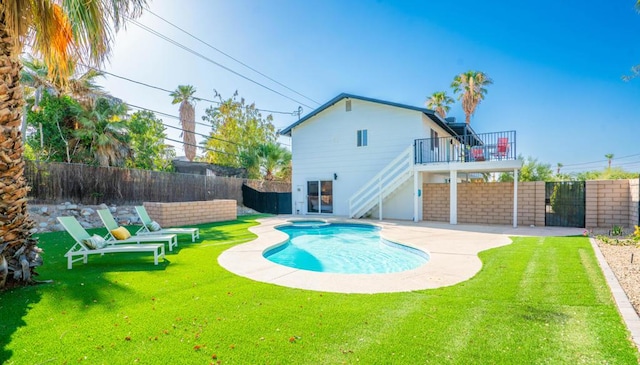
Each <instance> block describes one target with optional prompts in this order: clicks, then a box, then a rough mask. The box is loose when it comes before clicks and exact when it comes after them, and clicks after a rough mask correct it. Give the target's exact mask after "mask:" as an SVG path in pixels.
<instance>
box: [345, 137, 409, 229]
mask: <svg viewBox="0 0 640 365" xmlns="http://www.w3.org/2000/svg"><path fill="white" fill-rule="evenodd" d="M413 162H414V161H413V146H409V147H408V148H407V149H406V150H404V151H403V152H402V153H401V154H400V155H399V156H398V157H396V158H395V159H394V160H393V161H391V162H390V163H389V164H388V165H387V166H385V167H384V168H383V169H382V170H381V171H380V172H379V173H378V174H377V175H376V176H374V177H373V178H372V179H371V180H369V182H367V183H366V184H365V185H364V186H363V187H362V188H361V189H360V190H358V191H357V192H356V193H355V194H353V195H352V196H351V199H349V217H350V218H360V217H362V216H363V215H364V214H366V213H367V212H368V211H369V210H371V209H372V208H373V207H375V206H376V205H380V204H381V203H382V201H383V200H384V199H385V198H386V197H387V196H389V195H390V194H391V193H393V192H394V191H395V190H396V189H397V188H399V187H400V185H402V184H404V183H405V182H406V181H407V180H408V179H410V178H411V177H412V176H413Z"/></svg>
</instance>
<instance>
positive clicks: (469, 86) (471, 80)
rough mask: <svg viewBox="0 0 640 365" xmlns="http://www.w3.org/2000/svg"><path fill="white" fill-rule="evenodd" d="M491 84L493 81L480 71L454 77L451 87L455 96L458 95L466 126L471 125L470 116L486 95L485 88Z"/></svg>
mask: <svg viewBox="0 0 640 365" xmlns="http://www.w3.org/2000/svg"><path fill="white" fill-rule="evenodd" d="M491 84H493V81H492V80H491V79H490V78H489V76H487V75H486V74H485V73H483V72H481V71H467V72H463V73H461V74H459V75H457V76H456V77H454V79H453V82H452V83H451V87H452V88H453V92H454V93H455V94H459V95H458V99H459V100H461V101H462V110H464V114H465V122H466V123H467V124H469V123H471V116H472V115H473V114H474V113H475V112H476V108H477V107H478V105H479V104H480V102H481V101H482V100H483V99H484V96H485V95H486V94H487V89H486V88H485V86H487V85H491Z"/></svg>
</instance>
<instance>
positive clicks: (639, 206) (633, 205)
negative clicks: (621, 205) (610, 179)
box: [629, 179, 640, 228]
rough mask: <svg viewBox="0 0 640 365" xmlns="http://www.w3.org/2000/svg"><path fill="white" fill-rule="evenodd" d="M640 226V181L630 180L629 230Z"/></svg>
mask: <svg viewBox="0 0 640 365" xmlns="http://www.w3.org/2000/svg"><path fill="white" fill-rule="evenodd" d="M639 224H640V180H639V179H633V180H629V228H633V227H634V226H636V225H639Z"/></svg>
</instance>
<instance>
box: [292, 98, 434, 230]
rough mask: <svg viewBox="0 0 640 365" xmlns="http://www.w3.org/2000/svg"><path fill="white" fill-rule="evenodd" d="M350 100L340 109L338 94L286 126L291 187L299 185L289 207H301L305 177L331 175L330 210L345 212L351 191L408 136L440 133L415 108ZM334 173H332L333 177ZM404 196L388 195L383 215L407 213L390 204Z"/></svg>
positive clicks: (401, 147) (408, 216) (304, 206)
mask: <svg viewBox="0 0 640 365" xmlns="http://www.w3.org/2000/svg"><path fill="white" fill-rule="evenodd" d="M350 100H351V111H346V110H345V103H346V100H344V99H343V100H340V101H339V102H337V103H336V104H334V105H333V106H331V107H329V108H327V109H325V110H324V111H323V112H322V113H320V114H318V115H316V116H314V117H313V118H311V119H309V120H307V121H305V122H304V123H302V124H300V125H298V126H296V127H295V128H293V130H292V131H291V136H292V152H293V154H292V165H293V171H292V186H293V187H294V189H297V188H298V187H300V188H301V192H300V194H298V192H297V190H296V191H294V195H293V198H294V199H293V200H294V201H293V205H294V212H297V211H300V213H301V214H305V213H306V212H307V203H306V197H307V181H309V180H332V181H333V213H334V215H348V214H349V199H350V198H351V196H352V195H353V194H354V193H355V192H357V191H358V190H359V189H360V188H361V187H362V186H363V185H364V184H365V183H366V182H368V181H369V180H370V179H371V178H373V177H374V176H375V175H376V174H377V173H378V172H379V171H380V170H381V169H382V168H384V167H385V166H386V165H387V164H388V163H389V162H391V161H392V160H393V159H394V158H396V157H397V156H398V155H399V154H400V153H401V152H402V151H404V150H405V149H406V148H407V147H409V146H410V145H412V143H413V140H414V139H416V138H429V133H430V129H431V128H434V129H435V130H438V133H439V134H441V135H443V136H444V135H445V132H444V130H441V129H440V128H438V127H437V126H436V125H435V123H432V122H430V121H429V120H428V118H423V113H421V112H419V111H414V110H409V109H403V108H397V107H393V106H388V105H383V104H377V103H372V102H367V101H362V100H357V99H350ZM432 124H433V125H432ZM362 129H366V130H367V137H368V145H367V146H365V147H357V146H356V141H357V139H356V138H357V137H356V136H357V134H356V131H358V130H362ZM334 174H336V175H337V176H338V177H337V179H335V180H334ZM409 191H410V192H411V191H412V188H411V187H410V188H409ZM405 195H406V194H403V193H400V194H394V196H392V197H391V198H390V199H389V200H387V201H386V202H385V206H387V207H388V209H386V210H383V215H384V217H386V218H398V219H411V218H412V215H413V209H406V207H405V209H397V208H396V207H397V206H399V205H402V204H403V202H404V201H405V200H406V199H405V198H406V196H405ZM394 199H399V202H395V201H394ZM300 208H301V209H300ZM387 213H389V214H391V215H387Z"/></svg>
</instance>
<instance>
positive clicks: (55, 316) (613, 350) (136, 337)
mask: <svg viewBox="0 0 640 365" xmlns="http://www.w3.org/2000/svg"><path fill="white" fill-rule="evenodd" d="M252 218H255V217H245V218H240V219H239V220H237V221H234V222H226V223H218V224H208V225H202V226H200V227H201V238H202V240H201V242H198V243H193V244H192V243H191V242H190V239H188V238H187V237H181V240H180V246H179V247H178V250H177V251H174V252H173V253H171V254H168V255H167V261H166V262H165V263H161V264H160V265H158V266H154V265H153V258H152V256H151V255H148V254H130V255H127V254H115V255H106V256H103V257H100V256H91V257H89V263H88V264H87V265H83V264H82V263H79V264H77V266H74V269H73V270H67V269H66V260H65V259H64V257H63V254H64V252H65V251H66V250H67V249H68V248H69V247H70V246H71V239H70V238H69V237H68V236H67V235H66V233H60V232H57V233H47V234H42V235H41V236H40V246H41V247H42V248H43V249H44V250H45V254H44V260H45V265H44V266H43V267H41V268H40V270H39V272H40V274H41V275H40V277H39V279H42V280H45V279H52V280H54V283H53V284H44V285H39V286H35V287H28V288H20V289H15V290H12V291H7V292H3V293H0V345H1V346H0V363H3V364H44V363H47V364H49V363H50V364H76V363H86V364H134V363H141V364H209V363H218V362H220V363H222V364H342V363H346V364H355V363H361V364H422V363H428V364H637V363H638V352H637V350H636V348H635V347H634V346H633V345H632V343H631V342H630V340H629V338H628V337H629V335H628V333H627V331H626V328H625V327H624V324H623V323H622V321H621V319H620V316H619V315H618V312H617V310H616V307H615V305H614V303H613V300H612V298H611V295H610V293H609V289H608V287H607V285H606V283H605V281H604V278H603V276H602V273H601V271H600V269H599V267H598V264H597V261H596V259H595V257H594V254H593V251H592V249H591V246H590V245H589V242H588V240H587V239H586V238H583V237H567V238H559V237H550V238H536V237H534V238H515V241H514V243H513V244H512V245H508V246H505V247H500V248H496V249H492V250H489V251H485V252H483V253H482V254H481V258H482V260H483V262H484V266H483V269H482V271H481V272H480V273H479V274H478V275H476V276H475V277H474V278H472V279H471V280H469V281H467V282H464V283H461V284H458V285H455V286H453V287H449V288H442V289H436V290H424V291H417V292H410V293H394V294H375V295H361V294H357V295H356V294H352V295H347V294H333V293H321V292H313V291H307V290H298V289H290V288H284V287H278V286H274V285H270V284H264V283H258V282H255V281H251V280H249V279H245V278H242V277H238V276H236V275H234V274H232V273H229V272H227V271H226V270H224V269H223V268H221V267H220V266H219V265H218V264H217V260H216V259H217V257H218V255H219V254H220V253H221V252H222V251H224V250H226V249H228V248H229V247H231V246H233V245H236V244H239V243H242V242H245V241H249V240H251V239H252V238H253V237H254V236H253V234H251V233H250V232H248V230H247V228H248V227H250V226H252V225H254V224H256V223H255V221H253V220H252Z"/></svg>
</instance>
